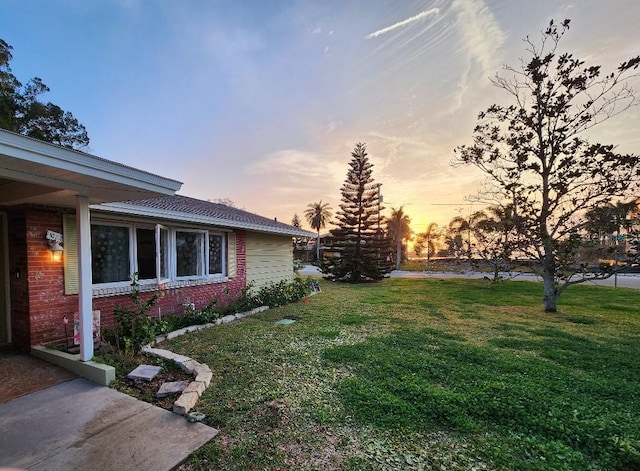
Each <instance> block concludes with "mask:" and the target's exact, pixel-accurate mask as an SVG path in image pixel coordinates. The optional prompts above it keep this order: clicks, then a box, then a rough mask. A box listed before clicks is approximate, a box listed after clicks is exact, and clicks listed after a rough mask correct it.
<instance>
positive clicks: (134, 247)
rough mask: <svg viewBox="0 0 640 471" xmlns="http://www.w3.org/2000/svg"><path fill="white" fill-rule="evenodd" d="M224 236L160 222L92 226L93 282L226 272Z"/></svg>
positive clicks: (156, 280) (198, 276)
mask: <svg viewBox="0 0 640 471" xmlns="http://www.w3.org/2000/svg"><path fill="white" fill-rule="evenodd" d="M225 240H226V238H225V237H224V235H223V234H221V233H210V232H208V231H203V230H194V229H182V228H171V227H165V226H162V225H159V224H158V225H155V226H142V225H141V226H138V225H136V224H129V225H126V224H111V223H107V222H105V223H99V224H92V225H91V253H92V275H93V284H113V283H119V284H124V283H129V282H130V276H131V274H132V273H134V272H137V273H138V279H139V280H140V281H141V282H149V281H151V282H157V283H163V282H165V281H170V280H176V279H194V278H205V277H209V276H211V277H214V276H224V275H225V274H226V249H227V247H226V245H227V244H226V243H225Z"/></svg>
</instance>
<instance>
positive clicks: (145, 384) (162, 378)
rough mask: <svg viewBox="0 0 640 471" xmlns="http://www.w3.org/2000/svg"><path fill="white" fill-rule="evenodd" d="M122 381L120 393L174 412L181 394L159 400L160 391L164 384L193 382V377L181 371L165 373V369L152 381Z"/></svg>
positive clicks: (119, 388)
mask: <svg viewBox="0 0 640 471" xmlns="http://www.w3.org/2000/svg"><path fill="white" fill-rule="evenodd" d="M121 381H122V382H121V384H122V387H118V390H119V391H121V392H123V393H125V394H127V395H129V396H132V397H135V398H136V399H140V400H141V401H145V402H149V403H151V404H153V405H155V406H158V407H162V408H163V409H167V410H172V409H173V403H174V402H175V401H176V400H177V399H178V397H179V394H174V395H171V396H167V397H162V398H158V397H156V393H157V392H158V389H160V386H162V383H167V382H171V381H193V375H190V374H189V373H185V372H184V371H182V370H180V369H175V370H170V371H165V370H164V368H163V369H162V370H161V371H160V373H158V374H157V375H156V377H155V378H153V380H151V381H144V380H139V379H123V380H121Z"/></svg>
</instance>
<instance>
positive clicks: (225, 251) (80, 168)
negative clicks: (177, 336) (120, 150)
mask: <svg viewBox="0 0 640 471" xmlns="http://www.w3.org/2000/svg"><path fill="white" fill-rule="evenodd" d="M181 185H182V184H181V183H180V182H177V181H175V180H171V179H167V178H164V177H160V176H157V175H153V174H150V173H148V172H144V171H141V170H138V169H134V168H132V167H128V166H125V165H121V164H118V163H115V162H111V161H108V160H105V159H101V158H99V157H96V156H93V155H89V154H85V153H81V152H76V151H73V150H69V149H65V148H61V147H57V146H53V145H50V144H46V143H43V142H40V141H36V140H33V139H29V138H26V137H23V136H20V135H17V134H14V133H10V132H7V131H2V130H0V344H6V343H10V344H13V345H14V346H15V347H16V348H18V349H21V350H25V351H27V350H29V348H30V347H31V346H34V345H61V344H64V342H65V336H66V337H67V338H69V339H70V338H71V337H72V336H73V319H74V316H75V317H78V318H79V324H80V325H79V330H80V333H79V337H80V355H81V359H82V360H83V361H87V360H90V359H91V357H92V356H93V335H92V328H93V318H94V312H97V311H99V312H100V322H101V325H102V326H103V327H104V326H110V325H113V318H112V313H113V309H114V306H115V305H116V304H118V303H119V304H126V303H127V302H129V297H128V294H129V293H130V289H131V282H130V276H131V274H132V273H134V272H137V273H138V276H139V279H140V286H141V289H143V290H154V289H156V288H158V287H161V288H163V291H164V293H165V295H164V296H163V297H162V298H160V300H159V303H158V304H157V305H156V306H155V307H154V311H153V312H152V315H157V316H162V315H166V314H171V313H177V312H182V310H183V309H184V306H194V307H196V308H200V307H203V306H205V305H207V304H208V303H209V302H211V301H212V300H213V299H216V300H218V302H219V303H220V304H224V303H226V302H228V301H230V300H232V299H234V298H235V297H236V296H238V294H239V293H240V292H241V290H242V289H244V288H245V287H246V286H247V283H251V284H252V285H254V286H256V287H259V286H261V285H264V284H266V283H269V282H273V281H279V280H281V279H290V278H293V276H294V275H293V265H292V244H291V239H292V237H309V236H310V235H312V234H311V233H310V232H307V231H304V230H301V229H298V228H295V227H293V226H289V225H287V224H282V223H279V222H277V221H275V220H273V219H268V218H265V217H262V216H258V215H255V214H252V213H249V212H246V211H242V210H239V209H236V208H232V207H229V206H225V205H221V204H216V203H210V202H207V201H201V200H196V199H193V198H187V197H184V196H177V195H175V192H176V191H178V190H179V189H180V187H181ZM59 249H62V251H60V250H59ZM60 254H62V257H59V255H60ZM65 318H66V319H67V320H68V321H69V324H68V325H66V326H65V324H64V322H63V321H64V319H65ZM65 327H66V329H67V330H66V333H65Z"/></svg>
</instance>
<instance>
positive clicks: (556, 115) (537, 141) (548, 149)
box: [453, 20, 640, 312]
mask: <svg viewBox="0 0 640 471" xmlns="http://www.w3.org/2000/svg"><path fill="white" fill-rule="evenodd" d="M568 28H569V20H565V21H564V22H563V23H562V24H561V25H556V24H555V23H554V22H553V21H552V22H550V24H549V27H548V28H547V29H546V30H545V31H543V33H542V37H541V40H540V43H539V44H536V43H534V42H533V41H532V40H530V39H529V38H526V44H527V52H528V54H529V55H530V58H529V59H528V60H526V61H525V60H523V61H522V64H521V66H520V67H519V68H513V67H508V66H507V67H505V70H506V72H507V74H508V75H509V76H508V77H502V76H499V75H497V76H496V77H495V78H494V79H493V84H494V85H495V86H496V87H498V88H500V89H502V90H503V91H505V92H506V93H507V94H508V95H509V96H510V98H511V102H512V103H511V104H510V105H507V106H502V105H497V104H495V105H492V106H490V107H489V108H488V109H487V110H486V111H484V112H482V113H480V114H479V116H478V124H477V125H476V127H475V129H474V135H473V144H472V145H463V146H460V147H458V148H456V157H455V158H454V160H453V164H454V165H474V166H476V167H477V168H479V169H480V170H482V171H483V172H484V173H485V174H486V176H487V179H488V181H489V183H490V184H491V185H492V193H491V194H485V195H484V196H485V198H486V201H489V200H491V201H495V200H496V199H499V200H501V204H502V205H506V204H509V203H510V204H512V205H513V208H514V218H515V224H516V228H517V230H518V232H519V233H520V234H521V235H522V236H523V238H525V239H526V240H528V241H529V242H530V243H529V245H528V247H526V251H527V254H528V255H529V257H531V258H532V259H534V260H536V261H537V263H538V265H539V270H540V274H541V276H542V278H543V281H544V300H543V307H544V310H545V311H546V312H555V311H556V310H557V302H558V298H559V296H560V295H561V294H562V292H563V291H564V290H565V289H566V288H567V287H568V286H570V285H572V284H575V283H580V282H584V281H586V280H588V279H593V278H602V277H608V276H611V273H610V272H604V271H598V270H586V268H587V267H584V266H581V265H580V264H577V263H576V259H575V255H576V253H577V248H578V247H579V245H580V237H579V235H578V233H579V231H580V230H581V228H582V227H583V225H584V224H585V219H584V214H585V212H586V211H588V210H589V209H592V208H594V207H597V206H600V205H602V204H603V203H606V202H608V201H611V200H612V199H613V198H615V197H619V198H626V197H629V196H632V195H637V191H638V188H639V183H640V158H639V157H638V156H637V155H633V154H621V153H617V152H616V151H615V147H614V146H613V145H603V144H600V143H591V142H590V141H589V140H588V138H587V137H586V133H587V131H588V130H590V129H592V128H593V127H594V126H597V125H598V124H601V123H602V122H604V121H607V120H609V119H610V118H612V117H614V116H616V115H618V114H620V113H621V112H623V111H625V110H627V109H629V107H631V106H634V105H637V103H638V102H637V99H636V96H635V94H634V91H633V88H632V87H631V81H632V79H634V78H636V77H637V76H638V72H637V69H638V65H639V64H640V56H637V57H633V58H631V59H629V60H627V61H625V62H622V63H621V64H620V65H619V66H618V67H617V68H616V69H615V70H614V71H612V72H610V73H607V74H603V73H602V72H601V70H600V69H601V68H600V66H597V65H596V66H588V65H586V64H585V62H584V61H582V60H579V59H577V58H575V57H574V56H573V55H572V54H570V53H560V52H559V51H558V46H559V42H560V40H561V38H562V37H563V36H564V34H565V32H566V31H567V30H568ZM481 196H482V195H481Z"/></svg>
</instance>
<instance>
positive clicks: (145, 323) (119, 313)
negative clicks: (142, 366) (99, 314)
mask: <svg viewBox="0 0 640 471" xmlns="http://www.w3.org/2000/svg"><path fill="white" fill-rule="evenodd" d="M160 295H161V292H160V291H155V292H154V293H153V294H152V295H151V297H149V298H148V299H146V300H144V299H143V298H142V297H141V294H140V284H139V283H138V274H137V273H134V274H133V275H131V294H130V295H129V298H130V299H131V304H132V305H133V307H129V306H122V305H119V304H116V306H115V308H114V311H113V317H114V318H115V320H116V324H117V327H116V329H115V331H113V335H114V337H115V343H116V346H117V347H118V348H124V351H125V354H129V353H131V354H136V353H139V352H140V350H141V349H142V347H143V346H145V345H147V344H149V343H151V342H152V341H153V339H154V337H155V335H156V330H157V328H158V327H162V324H160V325H157V322H156V320H155V319H153V318H151V317H149V310H150V309H151V308H152V307H153V306H154V305H155V304H156V303H157V302H158V298H159V297H160Z"/></svg>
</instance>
